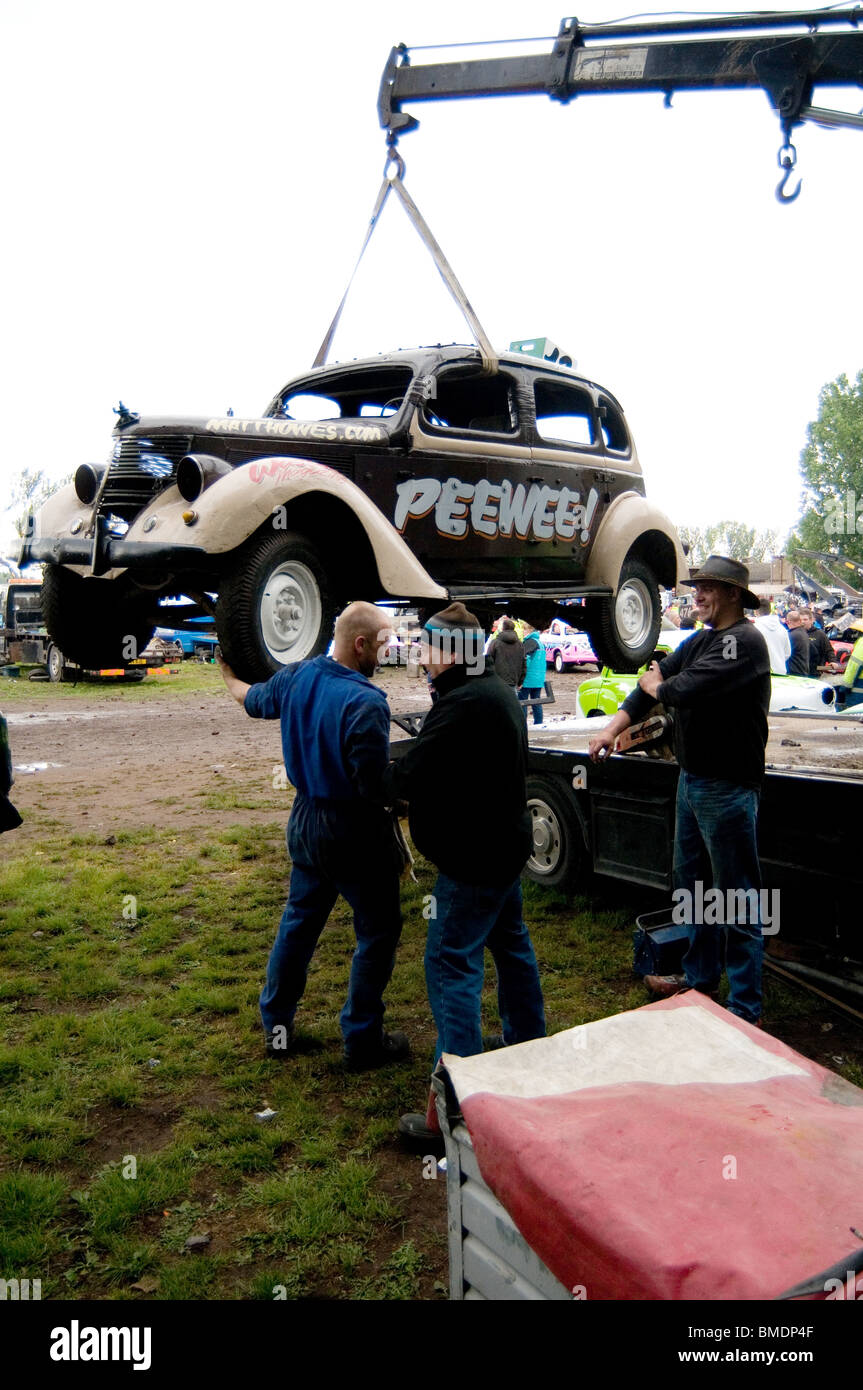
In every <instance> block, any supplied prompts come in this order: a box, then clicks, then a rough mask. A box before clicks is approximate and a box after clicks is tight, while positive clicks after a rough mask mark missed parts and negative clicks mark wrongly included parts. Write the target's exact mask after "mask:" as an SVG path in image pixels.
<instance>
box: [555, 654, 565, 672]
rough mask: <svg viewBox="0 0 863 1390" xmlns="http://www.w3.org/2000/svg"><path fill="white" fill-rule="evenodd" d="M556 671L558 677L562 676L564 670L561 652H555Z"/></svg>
mask: <svg viewBox="0 0 863 1390" xmlns="http://www.w3.org/2000/svg"><path fill="white" fill-rule="evenodd" d="M554 669H555V671H556V672H557V674H558V675H560V673H561V671H562V670H563V657H562V656H561V654H560V652H555V654H554Z"/></svg>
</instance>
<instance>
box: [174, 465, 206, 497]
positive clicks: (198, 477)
mask: <svg viewBox="0 0 863 1390" xmlns="http://www.w3.org/2000/svg"><path fill="white" fill-rule="evenodd" d="M177 488H178V490H179V493H180V496H181V497H182V499H183V501H184V502H194V501H195V500H196V499H197V498H198V497H200V495H201V493H202V492H203V490H204V474H203V470H202V468H201V465H200V464H199V463H198V460H197V459H195V458H189V457H188V456H187V457H186V458H182V459H180V462H179V463H178V464H177Z"/></svg>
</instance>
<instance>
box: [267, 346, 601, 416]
mask: <svg viewBox="0 0 863 1390" xmlns="http://www.w3.org/2000/svg"><path fill="white" fill-rule="evenodd" d="M498 360H499V362H500V364H501V366H502V367H516V368H519V369H520V370H522V371H529V372H530V371H532V372H535V373H537V374H540V373H541V374H542V375H550V376H556V377H558V378H559V379H560V380H561V381H569V382H573V383H574V384H578V385H579V386H587V387H589V388H592V389H593V390H595V391H601V392H602V393H603V395H605V396H608V397H609V399H610V400H612V401H614V403H615V404H616V405H617V406H618V407H619V408H620V409H621V410H622V409H623V407H622V406H621V405H620V402H619V401H618V400H617V398H616V396H615V395H614V394H613V392H611V391H609V390H608V388H607V387H606V386H601V385H600V384H599V382H596V381H592V380H591V378H590V377H586V376H582V375H581V374H580V373H579V372H576V371H575V370H574V368H572V367H562V366H560V364H559V363H557V362H546V360H545V359H544V358H541V357H532V356H530V355H529V354H527V353H522V352H502V353H500V354H499V357H498ZM458 362H464V363H470V364H475V365H476V366H478V367H479V366H481V364H482V355H481V353H480V350H479V348H478V347H475V346H473V345H472V344H468V343H448V344H446V345H443V344H441V343H437V344H434V345H429V346H426V347H418V348H398V349H396V350H395V351H393V352H382V353H378V354H377V355H376V356H374V357H355V358H349V359H348V360H346V361H344V362H327V363H326V364H325V365H324V366H321V367H312V368H311V369H310V370H309V371H307V372H301V373H298V374H297V375H296V376H294V377H291V379H290V380H289V381H288V382H287V385H286V387H285V388H284V389H283V390H282V391H281V392H280V393H279V394H280V395H284V390H286V389H287V388H288V387H290V386H292V385H293V383H294V382H301V381H303V382H306V381H310V380H314V379H315V378H317V377H321V378H322V379H323V378H326V377H331V376H334V375H338V374H339V373H340V372H348V371H350V372H352V371H358V372H360V371H363V370H369V369H374V368H375V367H386V366H393V367H401V366H403V367H409V368H410V369H411V370H412V371H413V372H414V373H416V372H418V371H422V370H423V369H425V370H426V371H429V370H432V369H433V368H435V367H437V366H448V365H450V364H451V363H452V364H454V363H458Z"/></svg>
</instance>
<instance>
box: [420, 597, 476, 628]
mask: <svg viewBox="0 0 863 1390" xmlns="http://www.w3.org/2000/svg"><path fill="white" fill-rule="evenodd" d="M469 628H478V629H479V630H480V632H481V631H482V623H481V622H480V620H479V618H477V617H476V616H475V615H474V614H473V613H469V612H468V610H467V609H466V608H465V606H464V604H463V603H451V604H450V605H449V607H448V608H442V609H441V611H440V613H433V614H432V616H431V617H430V618H429V620H428V622H427V623H425V624H424V629H425V631H426V632H435V631H438V632H439V631H443V632H453V631H456V632H458V631H461V630H464V629H469Z"/></svg>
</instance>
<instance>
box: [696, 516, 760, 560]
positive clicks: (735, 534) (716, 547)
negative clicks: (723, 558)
mask: <svg viewBox="0 0 863 1390" xmlns="http://www.w3.org/2000/svg"><path fill="white" fill-rule="evenodd" d="M677 530H678V535H679V536H680V539H681V541H682V542H683V544H684V545H688V546H689V553H688V556H687V559H688V560H689V563H690V565H702V564H703V563H704V561H705V560H706V559H707V557H708V555H727V556H729V557H730V558H731V559H732V560H744V561H747V562H748V561H753V560H767V559H769V558H770V556H771V555H775V554H776V553H777V545H778V543H779V533H778V532H777V531H758V530H756V528H755V527H754V526H747V525H746V523H745V522H743V521H717V522H714V524H713V525H712V526H705V527H701V526H679V527H678V528H677Z"/></svg>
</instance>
